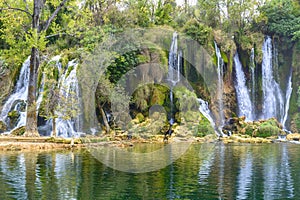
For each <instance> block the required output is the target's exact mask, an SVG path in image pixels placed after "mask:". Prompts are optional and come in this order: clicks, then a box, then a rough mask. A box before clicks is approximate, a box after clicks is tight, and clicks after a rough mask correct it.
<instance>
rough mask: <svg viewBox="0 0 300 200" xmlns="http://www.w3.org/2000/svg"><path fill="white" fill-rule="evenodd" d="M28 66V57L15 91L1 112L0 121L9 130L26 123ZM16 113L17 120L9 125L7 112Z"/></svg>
mask: <svg viewBox="0 0 300 200" xmlns="http://www.w3.org/2000/svg"><path fill="white" fill-rule="evenodd" d="M29 65H30V57H28V58H27V60H26V61H25V62H24V63H23V65H22V68H21V71H20V75H19V79H18V81H17V84H16V86H15V90H14V92H13V94H12V95H10V97H9V98H8V100H7V101H6V103H5V104H4V106H3V109H2V111H1V115H0V120H1V121H3V122H4V123H6V125H8V128H9V129H13V128H17V127H20V126H24V125H25V123H26V101H27V94H28V82H29ZM12 111H16V112H17V113H18V114H19V118H18V120H17V122H16V123H15V124H11V123H10V119H9V117H8V114H9V112H12Z"/></svg>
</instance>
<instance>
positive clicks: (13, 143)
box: [0, 134, 300, 151]
mask: <svg viewBox="0 0 300 200" xmlns="http://www.w3.org/2000/svg"><path fill="white" fill-rule="evenodd" d="M299 138H300V134H289V135H288V136H287V137H286V138H283V139H278V138H277V137H270V138H259V137H250V136H245V135H239V134H234V135H231V136H228V137H221V138H217V137H215V136H213V135H209V136H206V137H178V136H176V135H175V136H172V137H170V138H169V139H168V141H165V140H164V136H163V135H157V136H155V137H152V138H148V139H144V138H132V139H127V137H126V136H125V135H118V136H114V137H111V136H102V137H100V136H98V137H96V136H90V137H82V138H60V137H56V138H54V137H20V136H10V135H2V136H0V151H50V150H74V149H85V148H87V147H90V146H105V145H110V146H116V147H120V148H124V147H130V146H134V145H135V144H139V143H176V142H191V143H216V142H222V143H224V144H228V143H250V144H258V143H278V142H297V141H299Z"/></svg>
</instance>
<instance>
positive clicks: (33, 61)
mask: <svg viewBox="0 0 300 200" xmlns="http://www.w3.org/2000/svg"><path fill="white" fill-rule="evenodd" d="M67 1H68V0H62V1H61V2H60V3H59V5H58V6H57V7H56V9H55V10H54V11H53V13H52V14H51V15H50V16H49V17H48V19H47V20H46V21H41V20H40V19H41V15H42V10H43V9H44V6H45V1H42V0H34V1H33V13H32V15H31V13H30V11H29V9H28V4H27V3H26V1H24V2H25V3H26V4H25V5H23V6H25V9H23V8H18V7H11V6H9V4H8V3H7V2H5V3H4V6H3V8H1V10H7V9H8V10H13V11H16V12H23V13H26V14H27V15H31V16H32V20H31V30H30V32H29V33H30V34H29V35H28V40H29V41H30V42H29V43H30V46H31V57H30V75H29V86H28V98H27V120H26V132H25V134H24V136H39V133H38V130H37V116H36V108H37V107H36V93H37V75H38V68H39V65H40V60H39V49H40V47H42V46H45V44H46V42H45V32H46V31H47V30H48V28H49V26H50V24H51V22H52V21H53V20H54V18H55V17H56V15H57V14H58V12H59V11H60V10H61V8H62V7H63V6H64V5H65V4H66V2H67ZM5 6H6V7H5Z"/></svg>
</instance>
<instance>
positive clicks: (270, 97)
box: [262, 36, 284, 122]
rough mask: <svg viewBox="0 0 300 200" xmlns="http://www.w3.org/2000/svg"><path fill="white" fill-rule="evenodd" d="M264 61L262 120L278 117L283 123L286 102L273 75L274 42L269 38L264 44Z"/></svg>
mask: <svg viewBox="0 0 300 200" xmlns="http://www.w3.org/2000/svg"><path fill="white" fill-rule="evenodd" d="M262 51H263V61H262V90H263V110H262V118H264V119H268V118H271V117H276V118H277V119H278V121H280V122H282V117H283V115H284V102H283V101H284V100H283V96H282V92H281V89H280V87H279V84H278V83H277V81H276V80H275V77H274V74H273V56H272V40H271V38H270V37H269V36H268V37H267V38H266V39H265V41H264V44H263V48H262Z"/></svg>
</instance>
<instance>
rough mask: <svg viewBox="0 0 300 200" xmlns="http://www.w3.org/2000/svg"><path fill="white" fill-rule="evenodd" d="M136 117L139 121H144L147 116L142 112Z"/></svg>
mask: <svg viewBox="0 0 300 200" xmlns="http://www.w3.org/2000/svg"><path fill="white" fill-rule="evenodd" d="M135 118H136V119H137V120H138V121H139V123H141V122H143V121H144V120H145V117H144V115H143V114H142V113H138V114H137V115H136V116H135Z"/></svg>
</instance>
